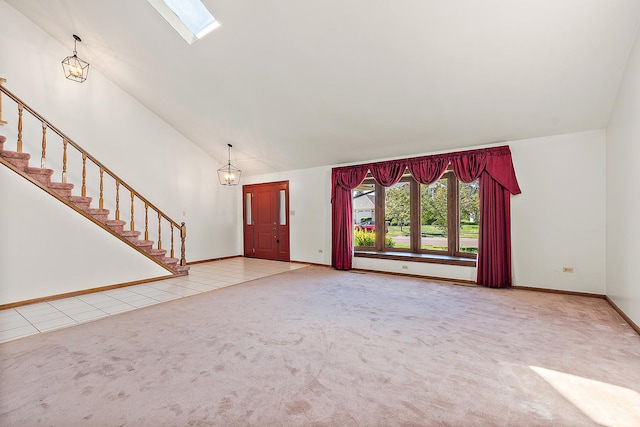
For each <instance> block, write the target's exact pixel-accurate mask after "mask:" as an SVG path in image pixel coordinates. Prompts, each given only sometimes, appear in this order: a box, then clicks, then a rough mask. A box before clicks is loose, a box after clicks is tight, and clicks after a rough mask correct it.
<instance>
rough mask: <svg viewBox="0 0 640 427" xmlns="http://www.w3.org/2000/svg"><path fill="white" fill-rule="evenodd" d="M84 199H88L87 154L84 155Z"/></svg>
mask: <svg viewBox="0 0 640 427" xmlns="http://www.w3.org/2000/svg"><path fill="white" fill-rule="evenodd" d="M82 197H87V154H86V153H82Z"/></svg>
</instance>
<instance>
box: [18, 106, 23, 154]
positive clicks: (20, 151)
mask: <svg viewBox="0 0 640 427" xmlns="http://www.w3.org/2000/svg"><path fill="white" fill-rule="evenodd" d="M23 108H24V107H23V106H22V104H18V142H17V145H18V147H17V148H16V151H17V152H18V153H22V109H23Z"/></svg>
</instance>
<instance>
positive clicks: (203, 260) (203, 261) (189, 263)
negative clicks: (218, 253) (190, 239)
mask: <svg viewBox="0 0 640 427" xmlns="http://www.w3.org/2000/svg"><path fill="white" fill-rule="evenodd" d="M231 258H242V255H231V256H223V257H220V258H210V259H201V260H198V261H189V262H188V263H187V265H194V264H203V263H205V262H213V261H222V260H224V259H231Z"/></svg>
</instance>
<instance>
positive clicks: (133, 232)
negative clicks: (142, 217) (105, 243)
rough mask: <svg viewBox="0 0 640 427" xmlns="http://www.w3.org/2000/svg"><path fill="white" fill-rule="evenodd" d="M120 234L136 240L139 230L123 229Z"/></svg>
mask: <svg viewBox="0 0 640 427" xmlns="http://www.w3.org/2000/svg"><path fill="white" fill-rule="evenodd" d="M120 235H121V236H122V237H126V238H127V239H129V240H131V241H132V242H133V241H136V240H138V237H139V236H140V232H139V231H137V230H123V231H122V232H121V233H120Z"/></svg>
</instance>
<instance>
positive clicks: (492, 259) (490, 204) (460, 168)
mask: <svg viewBox="0 0 640 427" xmlns="http://www.w3.org/2000/svg"><path fill="white" fill-rule="evenodd" d="M449 163H451V166H452V169H453V171H454V173H455V174H456V176H457V177H458V179H459V180H460V181H462V182H471V181H474V180H476V179H478V178H479V180H480V236H479V248H478V260H477V270H478V273H477V283H478V284H479V285H482V286H488V287H509V286H511V282H512V279H511V212H510V210H511V207H510V195H511V194H520V187H519V186H518V181H517V179H516V175H515V171H514V170H513V163H512V160H511V150H509V147H507V146H504V147H497V148H487V149H480V150H473V151H464V152H458V153H449V154H441V155H435V156H424V157H416V158H412V159H406V160H395V161H389V162H380V163H374V164H370V165H357V166H350V167H344V168H336V169H334V170H333V176H332V177H333V179H332V185H333V187H332V203H333V206H332V216H333V252H332V266H333V267H334V268H336V269H339V270H348V269H350V268H351V265H352V258H353V230H352V220H353V218H352V204H351V201H352V198H351V190H352V189H353V188H355V187H357V186H358V185H360V184H361V183H362V181H363V180H364V178H365V176H366V174H367V170H369V169H370V170H371V173H372V175H373V176H374V177H375V179H376V181H378V182H379V183H380V184H381V185H383V186H385V187H388V186H391V185H394V184H395V183H397V182H398V181H399V180H400V178H401V177H402V173H403V172H404V169H405V167H406V168H408V169H409V172H410V173H411V175H412V176H413V177H414V178H415V179H416V181H418V182H420V183H422V184H431V183H433V182H435V181H437V180H438V179H439V178H440V177H441V176H442V174H443V173H444V171H445V170H446V168H447V166H448V165H449Z"/></svg>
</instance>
